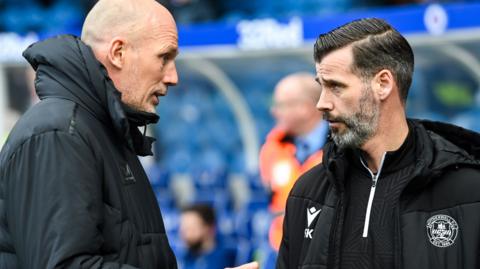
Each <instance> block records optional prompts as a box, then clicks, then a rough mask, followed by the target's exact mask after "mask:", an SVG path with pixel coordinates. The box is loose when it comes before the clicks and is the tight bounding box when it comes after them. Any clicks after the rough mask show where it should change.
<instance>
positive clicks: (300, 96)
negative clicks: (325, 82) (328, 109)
mask: <svg viewBox="0 0 480 269" xmlns="http://www.w3.org/2000/svg"><path fill="white" fill-rule="evenodd" d="M319 97H320V88H319V87H318V84H317V83H316V82H315V76H313V75H312V74H309V73H294V74H291V75H288V76H286V77H285V78H283V79H282V80H280V81H279V82H278V84H277V85H276V87H275V91H274V95H273V106H272V110H271V112H272V115H273V116H274V118H275V121H276V126H275V127H274V129H273V130H272V131H271V132H270V133H269V134H268V136H267V139H266V142H265V144H264V145H263V146H262V149H261V151H260V174H261V178H262V181H263V183H264V185H265V186H266V187H267V188H270V189H271V191H272V201H271V203H270V210H271V211H273V212H274V213H278V214H280V217H279V218H277V219H276V220H274V222H273V225H272V227H271V229H270V242H271V245H272V246H273V247H274V248H275V249H278V247H279V245H280V240H281V238H282V233H281V230H282V220H283V219H282V216H283V211H284V210H285V204H286V201H287V197H288V193H289V192H290V189H291V188H292V186H293V184H294V183H295V181H296V180H297V178H298V177H299V176H300V175H301V174H302V173H304V172H306V171H307V170H309V169H310V168H312V167H313V166H315V165H317V164H318V163H320V162H321V160H322V150H321V149H322V146H323V144H324V143H325V140H326V134H327V131H328V126H327V124H326V122H324V121H323V120H322V113H321V112H319V111H318V110H317V109H316V107H315V104H316V102H317V100H318V98H319Z"/></svg>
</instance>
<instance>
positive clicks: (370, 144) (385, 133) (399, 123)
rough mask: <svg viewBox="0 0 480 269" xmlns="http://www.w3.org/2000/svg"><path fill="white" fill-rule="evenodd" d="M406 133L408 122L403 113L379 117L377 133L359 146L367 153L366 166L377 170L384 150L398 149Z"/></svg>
mask: <svg viewBox="0 0 480 269" xmlns="http://www.w3.org/2000/svg"><path fill="white" fill-rule="evenodd" d="M386 114H387V115H389V114H388V113H386ZM407 135H408V124H407V120H406V118H405V116H404V114H403V113H401V114H400V113H399V114H397V115H394V114H393V113H392V114H390V115H389V116H388V119H383V120H382V119H380V121H379V127H378V130H377V133H376V134H375V135H374V136H373V137H372V138H371V139H370V140H368V141H367V142H366V143H365V144H364V145H363V146H362V147H361V149H362V150H363V151H364V152H365V153H367V160H366V161H367V165H368V168H370V170H372V171H374V172H377V171H378V169H379V167H380V163H381V161H382V157H383V155H384V154H385V152H387V151H395V150H398V149H399V148H400V147H401V146H402V144H403V142H404V141H405V139H406V138H407Z"/></svg>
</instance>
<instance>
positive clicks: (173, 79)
mask: <svg viewBox="0 0 480 269" xmlns="http://www.w3.org/2000/svg"><path fill="white" fill-rule="evenodd" d="M163 83H165V84H167V85H169V86H175V85H177V83H178V73H177V67H176V65H175V62H172V63H171V64H170V66H168V67H167V70H166V72H165V76H164V77H163Z"/></svg>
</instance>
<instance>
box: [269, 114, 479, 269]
mask: <svg viewBox="0 0 480 269" xmlns="http://www.w3.org/2000/svg"><path fill="white" fill-rule="evenodd" d="M409 126H410V134H411V135H413V136H414V137H413V138H414V140H409V139H407V140H406V141H405V143H406V144H404V146H405V147H403V146H402V147H401V148H400V149H399V151H398V152H397V153H391V154H389V156H387V159H388V158H390V160H392V161H388V162H387V163H386V165H387V166H386V167H385V168H386V172H385V174H384V177H383V178H382V175H380V179H379V181H378V188H379V189H377V190H376V194H375V199H374V204H373V210H372V216H371V220H370V225H372V226H370V229H369V235H368V236H369V238H368V239H367V240H366V241H365V242H362V241H361V240H355V241H352V242H350V243H351V245H350V246H353V248H354V249H361V250H362V251H363V253H362V255H360V258H359V257H358V256H357V257H353V258H352V257H346V254H347V256H348V251H347V252H346V251H345V249H348V247H349V245H348V243H346V241H348V236H350V237H351V236H360V237H361V232H362V231H363V224H364V217H365V211H366V203H367V199H368V195H367V196H365V191H364V192H362V191H359V192H357V191H353V190H352V189H353V188H357V187H359V188H370V186H371V179H370V178H368V177H367V175H368V174H367V173H365V171H361V170H359V166H358V163H355V161H353V160H352V159H351V158H350V157H351V155H349V152H348V150H339V149H338V148H337V147H335V145H334V144H333V142H332V141H330V142H329V143H328V144H327V145H326V146H325V148H324V153H325V154H324V160H323V163H322V164H320V165H318V166H316V167H314V168H313V169H312V170H310V171H308V172H307V173H305V174H304V175H302V176H301V177H300V178H299V180H298V181H297V182H296V184H295V186H294V187H293V189H292V191H291V193H290V195H289V198H288V201H287V208H286V216H285V220H284V227H283V228H284V232H283V239H282V244H281V247H280V252H279V256H278V260H277V268H328V269H332V268H335V269H336V268H341V265H342V264H343V267H344V268H396V269H399V268H427V269H428V268H432V269H433V268H435V269H446V268H458V269H462V268H463V269H467V268H468V269H470V268H472V269H473V268H480V255H479V253H480V229H478V227H480V213H479V212H480V192H478V191H476V190H478V189H479V188H480V162H479V155H478V149H479V146H480V135H478V134H476V133H474V132H471V131H468V130H465V129H462V128H459V127H456V126H452V125H448V124H443V123H434V122H420V121H417V120H409ZM409 143H413V144H409ZM407 145H409V146H407ZM412 156H413V157H412ZM408 163H409V165H405V164H408ZM382 173H383V172H382ZM357 180H358V181H357ZM362 180H364V182H362ZM354 181H355V182H354ZM352 183H354V184H358V186H357V185H352ZM352 192H353V195H352ZM357 195H358V197H355V196H357ZM355 200H357V201H355ZM349 205H350V206H349ZM357 206H358V208H357ZM311 207H315V209H321V211H320V213H319V214H318V215H317V216H316V217H315V219H314V220H313V221H312V222H311V223H310V225H308V223H307V215H308V213H307V210H308V209H310V208H311ZM351 208H354V209H353V210H355V209H356V210H357V211H358V212H354V213H353V214H352V212H350V214H348V213H347V214H346V212H347V211H348V210H351ZM435 216H436V217H439V216H447V217H448V218H447V217H445V218H447V219H449V221H450V220H454V221H455V223H456V224H457V225H458V227H457V228H458V229H457V230H456V231H457V232H458V233H457V234H456V235H457V236H456V237H455V238H453V240H452V241H450V243H448V244H447V245H446V246H444V247H438V246H437V245H435V244H434V243H438V242H439V241H438V238H433V239H432V238H430V237H429V236H430V235H429V234H428V229H427V221H428V220H430V219H431V218H432V217H435ZM348 218H350V219H348ZM360 219H361V221H360ZM455 223H454V222H453V221H452V222H450V223H449V224H448V225H446V227H455V225H454V224H455ZM382 225H385V226H388V227H387V228H380V229H379V227H381V226H382ZM352 226H354V227H352ZM439 227H443V226H439ZM373 229H376V230H377V229H378V231H373V232H372V230H373ZM310 230H313V231H310ZM307 232H308V233H307ZM453 233H454V232H453V230H449V233H447V234H449V235H453ZM306 234H311V235H312V238H309V237H308V236H306ZM349 234H350V235H349ZM345 235H347V237H345ZM342 237H343V240H342ZM440 239H441V238H440ZM371 240H375V242H372V241H371ZM372 243H373V244H372ZM344 244H347V245H344ZM342 250H343V254H344V257H346V259H347V260H343V258H344V257H342ZM392 253H393V255H392ZM384 254H385V255H384ZM377 255H378V256H379V257H377ZM350 258H351V259H350ZM349 259H350V260H349Z"/></svg>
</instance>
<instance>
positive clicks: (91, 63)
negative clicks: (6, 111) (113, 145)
mask: <svg viewBox="0 0 480 269" xmlns="http://www.w3.org/2000/svg"><path fill="white" fill-rule="evenodd" d="M23 56H24V57H25V59H27V61H28V62H29V63H30V64H31V65H32V67H33V69H35V70H36V71H37V76H36V79H35V89H36V92H37V95H38V96H39V98H40V99H45V98H52V97H55V98H62V99H67V100H70V101H72V102H75V103H77V104H78V105H79V106H81V107H83V108H84V109H85V110H87V111H88V112H90V113H91V114H92V115H93V116H94V117H96V118H97V119H99V120H100V121H102V122H103V123H104V124H107V125H112V126H113V129H114V131H115V133H116V134H117V136H119V137H120V138H121V139H123V140H124V141H125V142H126V144H127V145H128V147H129V148H130V149H131V150H133V151H134V152H136V153H137V154H138V155H151V154H152V152H151V144H152V143H153V141H154V139H153V138H150V137H147V136H144V135H142V134H141V133H140V131H139V130H138V128H137V126H142V125H147V124H150V123H155V122H157V121H158V116H157V115H156V114H153V113H146V112H139V111H135V110H133V109H130V108H128V107H127V106H126V105H124V104H123V103H122V102H121V94H120V91H118V90H117V89H116V88H115V86H114V84H113V82H112V80H111V79H110V77H109V76H108V73H107V70H106V68H105V67H104V66H103V65H102V64H101V63H100V62H99V61H98V60H97V59H96V58H95V55H94V53H93V51H92V49H91V48H90V47H89V46H87V45H86V44H85V43H83V42H82V41H81V40H80V39H79V38H78V37H75V36H71V35H62V36H58V37H54V38H50V39H47V40H44V41H40V42H37V43H34V44H32V45H30V46H29V47H28V48H27V49H26V50H25V51H24V53H23Z"/></svg>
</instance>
